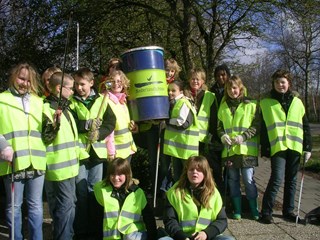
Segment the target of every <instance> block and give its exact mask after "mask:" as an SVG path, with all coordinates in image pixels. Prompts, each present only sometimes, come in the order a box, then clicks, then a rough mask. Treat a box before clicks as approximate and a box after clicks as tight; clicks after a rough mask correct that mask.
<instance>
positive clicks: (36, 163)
mask: <svg viewBox="0 0 320 240" xmlns="http://www.w3.org/2000/svg"><path fill="white" fill-rule="evenodd" d="M37 75H38V74H37V72H36V70H35V69H34V68H33V67H32V66H31V65H30V64H28V63H20V64H18V65H16V66H15V67H14V68H13V69H12V71H11V74H10V77H9V81H8V83H9V88H8V90H6V91H4V92H2V93H1V94H0V134H2V135H3V136H4V137H5V139H6V141H7V144H8V146H11V147H12V150H13V151H14V155H13V157H12V152H11V149H8V148H7V147H6V148H5V149H3V151H2V153H1V155H2V156H1V158H2V159H3V160H5V161H0V176H3V180H4V187H5V190H6V202H7V203H6V221H7V224H8V227H9V233H10V236H9V238H10V239H11V238H14V239H18V240H21V239H22V238H23V236H22V219H23V218H22V212H21V206H22V203H23V202H24V201H25V202H26V205H27V207H28V230H29V238H30V239H42V238H43V234H42V222H43V203H42V191H43V184H44V174H45V170H46V147H45V145H44V144H43V141H42V139H41V131H42V107H43V100H42V98H40V97H39V96H38V94H39V84H38V83H39V80H38V79H37ZM8 161H10V162H12V163H11V164H8ZM12 172H13V173H12ZM12 177H13V179H12ZM12 185H14V188H13V189H12ZM13 190H14V191H13ZM12 194H14V199H13V200H14V211H13V215H14V216H13V215H12V204H11V203H12V199H11V196H12ZM24 197H25V198H24ZM12 216H13V217H14V225H13V226H12V223H13V221H12V220H13V219H12ZM12 229H13V230H14V236H12V235H11V233H12Z"/></svg>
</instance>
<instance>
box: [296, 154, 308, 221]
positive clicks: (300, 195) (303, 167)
mask: <svg viewBox="0 0 320 240" xmlns="http://www.w3.org/2000/svg"><path fill="white" fill-rule="evenodd" d="M305 164H306V158H305V157H304V159H303V165H302V173H301V183H300V192H299V201H298V213H297V217H296V226H297V224H298V222H299V218H300V206H301V197H302V188H303V181H304V169H305Z"/></svg>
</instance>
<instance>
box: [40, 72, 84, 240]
mask: <svg viewBox="0 0 320 240" xmlns="http://www.w3.org/2000/svg"><path fill="white" fill-rule="evenodd" d="M62 77H63V80H62ZM73 83H74V80H73V78H72V77H71V76H70V75H69V74H64V76H63V75H62V73H61V72H57V73H54V74H53V75H52V76H51V77H50V79H49V88H50V95H49V96H48V97H47V98H46V99H44V117H43V121H44V122H43V135H42V138H43V141H44V142H45V144H46V145H47V171H46V177H45V178H46V180H45V189H46V193H47V199H48V204H49V210H50V214H51V217H52V219H53V239H55V240H57V239H59V240H63V239H72V237H73V221H74V215H75V204H76V192H75V191H76V190H75V177H76V176H77V175H78V172H79V143H78V132H77V127H76V123H75V121H74V118H73V116H72V113H71V112H70V110H69V104H70V102H69V101H68V98H69V97H70V96H71V95H72V94H73Z"/></svg>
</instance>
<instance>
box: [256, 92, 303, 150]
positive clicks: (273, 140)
mask: <svg viewBox="0 0 320 240" xmlns="http://www.w3.org/2000/svg"><path fill="white" fill-rule="evenodd" d="M260 104H261V110H262V115H263V119H264V121H265V123H266V127H267V130H268V137H269V141H270V147H271V156H273V155H274V154H275V153H277V152H279V151H285V150H287V149H291V150H294V151H297V152H299V153H300V154H302V150H303V123H302V118H303V116H304V114H305V108H304V106H303V103H302V101H301V100H300V99H299V98H297V97H294V98H293V100H292V103H291V105H290V107H289V110H288V113H287V115H286V113H285V111H284V110H283V108H282V106H281V104H280V103H279V102H278V101H277V100H276V99H272V98H265V99H262V100H261V103H260Z"/></svg>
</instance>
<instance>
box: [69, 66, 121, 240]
mask: <svg viewBox="0 0 320 240" xmlns="http://www.w3.org/2000/svg"><path fill="white" fill-rule="evenodd" d="M74 79H75V90H76V92H75V95H74V96H73V99H72V109H73V112H74V115H75V118H76V121H77V126H78V133H79V141H80V147H81V149H82V151H81V153H85V154H84V155H82V156H80V169H79V175H78V176H77V177H76V194H77V206H76V218H75V223H74V230H75V235H76V239H82V238H86V237H88V235H90V236H93V235H94V234H97V231H98V229H97V227H98V226H99V224H98V223H97V217H96V214H97V211H98V210H97V207H99V205H98V203H97V202H96V200H95V197H94V193H93V186H94V184H95V183H97V182H99V181H101V180H102V175H103V162H105V163H106V162H107V159H113V158H114V155H115V146H114V140H113V130H114V129H115V125H116V116H115V114H114V112H113V110H112V108H111V107H110V104H109V102H108V98H107V97H104V96H103V95H101V94H99V93H98V92H97V91H96V89H94V76H93V73H92V72H91V71H90V70H89V69H88V68H81V69H79V70H77V71H76V72H75V73H74ZM106 138H107V139H106ZM105 139H106V141H107V148H106V142H105ZM101 210H102V209H101ZM101 212H102V211H101ZM101 220H102V219H101Z"/></svg>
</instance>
